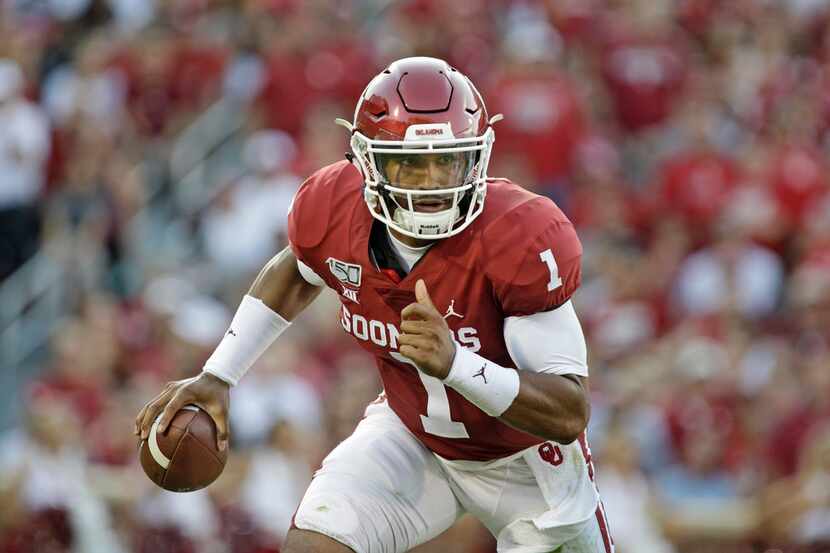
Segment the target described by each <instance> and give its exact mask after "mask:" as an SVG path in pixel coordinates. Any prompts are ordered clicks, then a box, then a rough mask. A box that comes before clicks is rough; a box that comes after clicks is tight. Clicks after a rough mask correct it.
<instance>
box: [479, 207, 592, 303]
mask: <svg viewBox="0 0 830 553" xmlns="http://www.w3.org/2000/svg"><path fill="white" fill-rule="evenodd" d="M528 204H531V205H525V206H522V207H521V208H519V209H516V210H514V211H512V212H511V213H508V214H506V215H505V216H504V217H502V219H501V220H500V221H499V224H498V225H494V227H495V228H491V229H488V230H487V232H486V233H485V235H484V237H483V239H484V240H485V241H486V242H488V243H485V246H484V252H485V255H486V259H485V272H486V273H487V276H488V278H489V280H490V283H491V285H492V288H493V293H494V294H495V296H496V299H497V300H498V302H499V304H500V305H501V308H502V311H503V313H504V316H505V317H513V316H522V315H530V314H533V313H538V312H541V311H549V310H551V309H555V308H557V307H559V306H560V305H562V304H564V303H565V302H567V301H568V300H569V299H570V298H571V296H572V295H573V293H574V292H575V291H576V290H577V288H579V284H580V281H581V263H582V244H581V243H580V241H579V237H578V236H577V234H576V230H575V229H574V227H573V225H572V224H571V222H570V221H569V220H568V219H567V217H565V215H564V214H563V213H562V211H561V210H560V209H559V208H558V207H557V206H556V204H554V203H553V202H552V201H550V200H549V199H547V198H541V197H539V198H537V199H535V200H532V201H531V202H528Z"/></svg>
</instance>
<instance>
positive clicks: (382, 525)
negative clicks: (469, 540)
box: [294, 404, 461, 553]
mask: <svg viewBox="0 0 830 553" xmlns="http://www.w3.org/2000/svg"><path fill="white" fill-rule="evenodd" d="M460 514H461V508H460V506H459V504H458V502H457V500H456V499H455V496H454V495H453V492H452V490H451V489H450V486H449V484H448V482H447V479H446V476H445V474H444V472H443V471H442V470H441V468H440V466H439V465H438V463H437V461H436V460H435V457H433V455H432V454H431V453H430V452H429V451H428V450H427V449H426V448H425V447H424V446H423V444H421V443H420V442H419V441H418V440H417V439H416V438H415V437H414V436H413V435H412V434H411V433H410V432H409V431H408V430H407V429H406V428H405V427H404V426H403V424H402V423H401V422H400V420H399V419H398V418H397V416H395V415H394V413H392V411H391V410H390V409H389V408H388V406H386V405H385V404H380V405H373V406H371V407H370V408H369V409H368V410H367V417H366V418H364V419H363V420H362V421H361V422H360V424H358V426H357V429H355V432H354V434H352V435H351V436H350V437H349V438H347V439H346V440H344V441H343V442H342V443H341V444H340V445H338V446H337V447H336V448H335V449H334V450H333V451H332V452H331V453H330V454H329V455H328V457H326V459H325V460H324V461H323V466H322V467H321V468H320V470H319V471H317V473H316V474H315V475H314V479H313V480H312V482H311V484H310V485H309V488H308V490H307V491H306V494H305V496H304V497H303V500H302V501H301V503H300V507H299V509H298V510H297V514H296V516H295V517H294V525H295V526H296V527H297V528H300V529H304V530H311V531H314V532H318V533H321V534H323V535H326V536H328V537H330V538H333V539H335V540H337V541H338V542H340V543H342V544H344V545H347V546H349V547H350V548H352V549H353V550H355V551H356V552H358V553H397V552H403V551H407V550H409V549H411V548H413V547H415V546H416V545H419V544H421V543H424V542H426V541H428V540H430V539H432V538H434V537H435V536H437V535H438V534H440V533H441V532H443V531H444V530H446V529H447V528H449V527H450V526H451V525H452V524H453V523H454V522H455V520H456V519H457V518H458V517H459V516H460Z"/></svg>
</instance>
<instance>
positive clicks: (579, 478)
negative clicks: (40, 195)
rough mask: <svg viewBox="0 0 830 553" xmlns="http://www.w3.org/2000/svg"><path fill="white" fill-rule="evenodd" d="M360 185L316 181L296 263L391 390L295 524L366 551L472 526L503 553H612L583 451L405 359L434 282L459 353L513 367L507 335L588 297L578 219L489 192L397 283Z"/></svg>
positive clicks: (292, 228) (344, 173) (300, 219)
mask: <svg viewBox="0 0 830 553" xmlns="http://www.w3.org/2000/svg"><path fill="white" fill-rule="evenodd" d="M363 187H364V183H363V178H362V176H361V175H360V173H359V172H358V171H357V170H356V169H355V167H354V166H353V165H351V164H349V163H347V162H339V163H335V164H333V165H330V166H328V167H325V168H323V169H321V170H320V171H318V172H317V173H315V174H314V175H313V176H312V177H311V178H309V179H308V180H307V181H306V183H305V184H304V185H303V186H302V187H301V188H300V190H299V192H298V193H297V196H296V197H295V200H294V204H293V206H292V209H291V213H290V216H289V240H290V243H291V248H292V250H293V251H294V254H295V255H296V257H297V259H298V260H299V261H301V262H302V263H303V264H305V265H306V266H307V267H308V268H310V269H311V270H312V271H313V272H314V273H316V275H318V276H319V277H320V278H321V279H322V280H323V281H324V282H325V284H326V285H327V286H329V287H330V288H332V289H333V290H335V291H336V292H337V293H338V294H339V295H340V299H341V302H342V307H341V311H340V320H341V324H342V326H343V328H344V330H346V331H347V332H348V333H350V334H352V335H353V336H354V337H355V339H356V340H357V341H358V342H359V343H360V344H361V346H362V347H364V348H365V349H366V350H367V351H368V352H370V353H371V354H372V355H374V356H375V358H376V361H377V366H378V369H379V371H380V375H381V378H382V381H383V386H384V392H385V400H383V401H381V402H380V403H377V404H374V405H372V406H370V407H369V409H367V416H366V418H365V419H364V420H363V421H361V423H360V424H359V425H358V428H357V429H356V431H355V433H354V434H353V435H352V436H351V437H350V438H348V439H347V440H346V441H344V442H343V443H342V444H340V445H339V446H338V447H337V448H336V449H335V450H334V451H333V452H332V453H331V454H330V455H329V456H328V457H327V458H326V460H325V461H324V463H323V466H322V468H321V470H320V471H318V473H317V474H316V475H315V479H314V481H313V482H312V484H311V486H310V488H309V491H308V493H307V494H306V497H305V498H304V499H303V502H302V504H301V505H300V508H299V510H298V512H297V515H296V517H295V524H296V525H297V526H298V527H299V528H305V529H311V530H315V531H318V532H322V533H325V534H327V535H329V536H332V537H333V538H335V539H337V540H339V541H341V542H342V543H345V544H347V545H348V546H349V547H351V548H352V549H354V550H355V551H358V552H361V553H363V552H367V553H368V552H372V553H374V552H384V553H385V552H397V551H406V550H408V549H410V548H412V547H415V546H416V545H418V544H419V543H423V542H425V541H427V540H428V539H431V538H432V537H434V536H436V535H438V534H440V533H441V532H443V531H444V530H445V529H446V528H448V527H449V526H451V525H452V523H453V522H454V521H455V520H456V519H457V518H458V517H459V516H461V514H463V513H464V512H471V513H472V514H474V515H475V516H477V517H478V518H479V519H480V520H482V522H483V523H484V524H485V525H486V526H487V527H488V528H489V529H490V530H491V531H492V532H493V534H494V535H495V536H496V538H497V541H498V544H499V546H498V547H499V551H500V552H501V551H522V552H533V551H538V552H539V553H543V552H548V551H551V550H554V549H556V548H557V547H559V546H563V551H565V552H569V551H574V552H576V551H590V552H594V551H596V552H604V553H610V552H611V551H612V550H613V545H612V542H611V540H610V537H609V536H608V534H607V531H606V525H605V520H604V515H603V514H602V509H601V506H600V505H599V502H598V495H597V492H596V489H595V487H594V486H593V468H592V467H591V466H590V454H589V450H588V448H587V444H585V441H584V439H582V440H580V441H578V442H574V443H572V444H568V445H564V444H556V443H554V442H542V440H540V439H539V438H538V437H535V436H532V435H530V434H527V433H525V432H522V431H519V430H517V429H515V428H512V427H510V426H508V425H506V424H505V423H503V422H502V421H500V420H499V419H497V418H494V417H491V416H489V415H487V414H485V413H484V412H483V411H481V409H479V408H478V407H477V406H475V405H474V404H472V403H471V402H469V401H467V400H466V399H465V398H464V397H462V396H461V395H460V394H458V393H457V392H456V391H455V390H453V389H451V388H448V387H445V386H444V385H443V383H442V382H441V381H440V380H438V379H435V378H433V377H429V376H427V375H424V374H423V373H421V372H420V371H418V370H417V369H416V368H415V367H414V366H412V364H410V363H408V362H406V360H405V358H402V357H401V356H400V355H399V354H398V353H397V350H398V343H397V338H398V336H399V334H400V330H399V327H400V321H401V316H400V312H401V310H402V309H403V308H404V307H406V306H407V305H408V304H410V303H412V302H414V301H415V293H414V286H415V282H416V281H417V280H418V279H423V280H424V281H425V283H426V284H427V287H428V289H429V292H430V295H431V297H432V300H433V302H434V303H435V305H436V306H437V307H438V308H439V310H442V311H445V312H446V316H445V319H446V321H447V324H448V325H449V327H450V329H451V331H452V332H453V335H454V337H455V339H456V341H457V343H458V344H459V346H460V347H465V348H469V349H471V350H473V351H475V352H476V353H478V354H479V355H481V356H483V357H485V358H486V359H488V360H490V361H492V362H494V363H498V364H499V365H502V366H504V367H514V368H515V367H517V364H516V362H514V359H512V358H511V355H510V353H509V352H508V346H507V345H506V344H505V338H504V330H505V321H506V320H511V318H516V317H518V318H521V317H524V316H529V315H533V314H536V313H540V312H548V311H551V310H553V309H555V308H557V307H559V306H562V305H563V304H565V303H566V302H567V301H568V300H569V298H570V296H571V295H572V294H573V292H574V291H575V290H576V289H577V287H578V286H579V282H580V258H581V255H582V248H581V245H580V243H579V240H578V238H577V236H576V233H575V231H574V229H573V226H572V225H571V223H570V221H568V219H567V218H566V217H565V216H564V214H563V213H562V212H561V211H560V210H559V208H558V207H556V205H555V204H554V203H553V202H551V201H550V200H549V199H547V198H543V197H540V196H537V195H535V194H532V193H530V192H528V191H526V190H524V189H522V188H521V187H519V186H517V185H516V184H514V183H512V182H510V181H508V180H506V179H492V180H490V181H489V182H488V189H487V198H486V203H485V208H484V211H483V212H482V214H481V215H480V216H479V217H478V218H476V219H475V221H473V223H472V224H471V225H470V226H469V227H468V228H467V229H465V231H464V232H462V233H460V234H457V235H455V236H452V237H450V238H446V239H443V240H440V241H437V242H436V243H434V244H433V245H432V246H431V248H430V249H429V251H427V252H426V253H425V254H424V256H423V257H422V258H421V259H420V260H419V262H418V263H416V264H415V266H414V267H412V270H411V271H410V272H409V274H407V275H405V276H403V277H400V276H398V275H395V274H393V273H391V272H390V271H384V270H382V269H380V268H378V266H377V265H376V264H375V260H374V258H373V256H372V253H370V236H371V234H372V226H373V222H374V219H373V218H372V216H371V214H370V213H369V211H368V208H367V206H366V203H365V201H364V199H363ZM375 224H378V223H375ZM384 232H385V230H384ZM567 307H568V309H570V305H568V306H567ZM551 332H552V333H555V332H556V329H551ZM413 436H414V437H415V438H417V440H415V439H413ZM528 540H529V541H528Z"/></svg>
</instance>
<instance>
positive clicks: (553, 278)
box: [539, 249, 562, 292]
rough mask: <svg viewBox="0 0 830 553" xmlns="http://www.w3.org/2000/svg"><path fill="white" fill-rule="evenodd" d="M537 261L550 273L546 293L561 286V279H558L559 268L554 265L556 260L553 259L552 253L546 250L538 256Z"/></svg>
mask: <svg viewBox="0 0 830 553" xmlns="http://www.w3.org/2000/svg"><path fill="white" fill-rule="evenodd" d="M539 259H541V260H542V262H543V263H544V264H545V265H547V266H548V270H549V271H550V282H548V292H553V291H554V290H556V289H557V288H559V287H560V286H562V279H561V278H559V266H558V265H556V259H554V258H553V252H552V251H550V249H547V250H545V251H543V252H541V253H540V254H539Z"/></svg>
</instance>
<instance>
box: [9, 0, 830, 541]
mask: <svg viewBox="0 0 830 553" xmlns="http://www.w3.org/2000/svg"><path fill="white" fill-rule="evenodd" d="M0 6H2V8H0V10H2V11H0V17H2V19H0V59H2V61H0V98H1V99H0V129H2V132H0V280H2V282H0V333H1V334H0V368H2V372H0V405H2V407H0V431H1V432H0V442H2V443H1V444H0V552H2V553H12V552H13V553H18V552H20V553H23V552H27V553H28V552H63V551H77V552H98V551H102V552H103V551H106V552H116V553H121V552H125V553H126V552H133V551H135V552H141V553H144V552H147V553H149V552H158V553H185V552H217V553H219V552H233V553H266V552H276V551H278V547H279V541H280V538H281V537H282V536H283V535H284V532H285V529H286V527H287V525H288V521H289V519H290V517H291V514H292V512H293V510H294V508H295V505H296V504H297V502H298V500H299V498H300V497H301V495H302V493H303V491H304V489H305V486H306V485H307V483H308V481H309V478H310V476H311V473H312V471H313V469H314V468H315V467H316V466H317V465H318V463H319V461H320V459H321V458H322V456H323V455H324V454H325V453H326V452H327V451H328V450H329V449H330V448H331V447H332V446H333V445H334V444H336V443H337V442H338V441H339V440H341V439H342V438H344V437H345V436H347V435H348V434H349V433H350V432H351V430H352V428H353V427H354V425H355V422H356V421H357V420H358V419H359V417H360V416H361V413H362V409H363V406H364V405H365V404H366V403H367V402H368V401H370V400H371V399H372V398H373V397H374V396H375V395H376V393H377V392H378V381H377V378H376V376H375V371H374V369H373V367H372V363H371V361H370V360H369V359H367V358H366V357H365V356H364V355H363V354H362V353H361V352H359V351H358V350H357V349H356V347H355V346H354V345H352V344H351V342H350V339H349V337H347V335H346V334H345V333H343V332H342V330H341V329H340V328H339V326H338V324H337V319H336V308H335V304H336V302H337V300H336V298H335V297H334V295H332V294H325V295H324V297H322V298H321V299H320V301H318V302H317V303H316V304H315V305H314V306H313V308H312V309H311V310H310V311H309V312H308V313H306V314H304V315H303V316H302V317H301V318H300V319H299V320H298V321H297V322H296V323H295V325H294V327H293V328H292V329H291V331H290V332H289V333H288V335H287V336H285V337H283V338H281V339H280V340H279V341H278V343H277V344H276V345H275V346H274V347H273V348H272V349H271V350H270V351H269V352H268V353H267V354H266V355H265V356H264V357H263V359H262V360H261V362H259V363H258V365H257V366H256V368H255V369H254V370H252V371H251V373H249V375H248V376H247V377H246V379H245V380H244V381H243V383H242V384H241V385H240V386H239V387H238V388H237V389H235V390H234V392H233V394H232V401H231V403H232V419H231V421H232V444H231V446H232V452H231V460H230V462H229V465H228V467H227V469H226V471H225V473H224V474H223V476H222V477H221V478H220V480H219V481H217V482H216V483H215V484H214V485H213V486H211V487H210V488H209V489H208V490H206V491H204V492H198V493H193V494H184V495H175V494H168V493H160V491H159V490H158V489H156V488H154V486H153V485H152V484H151V483H150V481H149V480H148V479H147V478H146V477H144V475H143V474H142V473H141V469H140V468H139V467H138V464H137V461H136V455H135V449H136V441H135V437H134V436H133V434H132V425H133V424H132V423H133V417H134V415H135V413H136V412H137V411H138V409H139V408H140V407H141V405H142V404H143V403H144V402H146V401H147V400H149V399H150V398H151V397H153V396H154V395H155V394H156V393H157V392H158V391H159V390H160V389H161V388H162V386H163V384H164V383H165V382H166V381H168V380H170V379H178V378H182V377H186V376H190V375H193V374H194V373H195V372H196V371H198V370H199V368H200V364H201V362H202V361H203V360H204V359H205V358H206V357H207V355H209V354H210V352H211V351H212V348H213V346H214V345H215V344H216V343H217V341H218V340H219V338H220V337H221V335H222V334H223V332H224V330H225V328H226V324H227V322H228V321H229V319H230V317H231V315H232V313H233V311H234V310H235V308H236V305H237V303H238V301H239V299H240V297H241V294H242V293H243V292H244V290H245V289H246V287H247V285H248V283H249V282H250V281H251V280H252V278H253V276H254V274H255V273H256V271H257V269H258V268H259V267H260V266H261V265H262V264H263V263H264V262H265V261H266V260H267V259H268V258H269V256H271V255H272V254H273V253H274V252H276V251H278V250H279V249H280V248H281V247H282V245H283V244H284V243H285V232H284V230H285V229H284V226H285V213H286V208H287V205H288V203H289V201H290V198H291V197H292V194H293V192H294V190H295V189H296V187H297V186H298V184H299V183H300V182H301V180H302V179H303V178H304V176H306V175H308V174H309V173H310V172H312V171H313V170H315V169H316V168H318V167H320V166H322V165H324V164H327V163H330V162H333V161H335V160H338V159H342V157H343V153H344V152H345V151H346V148H347V142H346V136H345V133H343V132H342V129H339V128H338V127H335V126H334V124H333V120H334V118H335V117H337V116H346V117H349V116H350V114H351V113H352V110H353V106H354V103H355V101H356V99H357V97H358V95H359V94H360V92H361V90H362V88H363V86H364V85H365V84H366V82H367V81H368V80H369V78H370V77H371V76H372V75H373V74H375V73H376V72H378V71H379V70H380V69H381V68H382V67H383V66H384V64H386V63H388V62H389V61H391V60H393V59H396V58H398V57H402V56H407V55H413V54H424V55H433V56H438V57H443V58H446V59H447V60H449V61H450V62H451V63H452V64H454V65H455V66H457V67H458V68H459V69H461V70H462V71H464V72H466V73H467V74H468V75H469V76H470V77H471V78H472V80H473V81H474V82H475V83H476V84H477V86H478V87H479V89H480V90H481V91H482V93H483V95H484V98H485V101H486V102H487V105H488V108H489V110H490V112H491V113H498V112H503V113H504V114H505V116H506V117H505V120H504V121H503V122H501V123H498V125H497V128H496V136H497V141H496V146H495V150H494V159H493V163H492V166H491V167H492V169H491V174H492V175H496V176H506V177H510V178H512V179H513V180H515V181H517V182H519V183H522V184H523V185H525V186H527V187H529V188H531V189H533V190H535V191H536V192H538V193H541V194H545V195H548V196H550V197H552V198H554V199H555V200H556V201H557V202H559V205H560V206H562V207H563V209H564V210H565V212H566V213H567V214H568V215H569V216H570V217H571V218H572V220H573V221H574V222H575V223H576V225H577V226H578V229H579V232H580V236H581V238H582V241H583V244H584V249H585V259H584V279H583V280H584V284H583V286H582V288H581V289H580V291H579V292H578V293H577V294H576V296H575V300H574V301H575V303H576V304H577V310H578V313H579V314H580V317H581V320H582V322H583V325H584V327H585V329H586V333H587V335H588V338H589V343H590V344H589V351H590V367H591V371H592V378H591V381H592V401H593V416H592V420H591V425H590V439H591V441H592V445H593V450H594V456H595V459H596V463H597V466H598V471H599V484H600V489H601V490H602V492H603V495H604V499H605V504H606V507H607V511H608V515H609V519H610V523H611V528H612V532H613V533H614V535H615V537H616V541H617V546H618V551H619V552H620V553H633V552H636V553H658V552H659V553H670V552H677V553H687V552H688V553H692V552H694V553H697V552H709V551H712V552H718V553H730V552H750V551H758V552H762V551H769V552H770V553H775V552H779V553H781V552H794V551H815V552H819V551H825V552H826V551H830V425H828V422H830V419H829V418H828V415H830V355H828V343H829V342H828V339H830V334H829V332H830V187H829V186H828V180H827V172H826V171H827V149H828V132H827V131H828V129H830V32H828V21H830V18H828V16H830V10H828V2H827V1H826V0H768V1H761V0H734V1H718V0H677V1H654V0H614V1H612V0H608V1H604V0H558V1H555V0H551V1H549V2H547V3H542V2H535V1H518V2H507V1H492V2H485V1H484V0H477V1H474V0H466V1H464V2H441V1H439V0H435V1H429V0H423V1H421V0H419V1H412V2H401V3H388V2H384V1H380V0H362V1H357V2H321V1H308V2H304V1H300V0H249V1H230V0H226V1H221V0H169V1H164V0H155V1H153V0H107V1H101V0H5V1H3V2H0ZM401 477H402V478H406V475H401ZM419 551H422V552H427V551H435V552H445V551H452V552H464V553H485V552H490V551H494V548H493V545H492V540H491V539H490V538H489V537H488V536H487V535H486V533H484V532H483V530H482V529H481V528H480V527H479V526H478V525H477V523H475V522H474V521H471V520H464V521H462V522H461V523H459V525H457V527H455V528H453V529H452V530H451V531H450V532H449V533H448V534H447V535H446V536H445V537H444V538H440V539H439V541H438V542H436V543H433V544H430V545H427V546H424V547H423V548H422V549H419Z"/></svg>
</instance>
